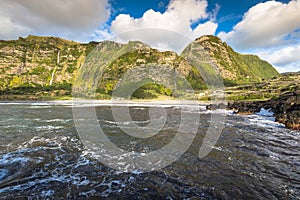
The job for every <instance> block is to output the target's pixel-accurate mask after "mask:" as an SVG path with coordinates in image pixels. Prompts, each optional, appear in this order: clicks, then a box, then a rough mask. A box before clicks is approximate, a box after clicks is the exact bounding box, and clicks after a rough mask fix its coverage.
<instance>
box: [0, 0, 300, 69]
mask: <svg viewBox="0 0 300 200" xmlns="http://www.w3.org/2000/svg"><path fill="white" fill-rule="evenodd" d="M28 34H33V35H45V36H58V37H62V38H66V39H70V40H74V41H80V42H88V41H91V40H95V41H102V40H106V39H110V40H115V41H118V42H127V41H129V40H141V41H143V42H145V43H147V44H149V45H151V46H153V47H154V48H158V49H161V50H174V51H176V52H180V50H182V48H183V47H184V46H185V45H187V44H188V43H189V42H191V41H193V40H194V39H195V38H198V37H200V36H201V35H205V34H211V35H215V36H218V37H220V38H221V39H222V40H223V41H225V42H227V43H228V44H229V45H231V46H232V47H233V48H234V49H235V50H237V51H238V52H241V53H251V54H256V55H258V56H260V57H261V58H262V59H264V60H267V61H268V62H270V63H271V64H273V66H274V67H275V68H276V69H277V70H278V71H279V72H287V71H300V0H280V1H279V0H277V1H266V0H243V1H236V0H235V1H234V0H223V1H221V0H43V1H40V0H1V2H0V39H17V38H18V37H20V36H21V37H26V36H27V35H28Z"/></svg>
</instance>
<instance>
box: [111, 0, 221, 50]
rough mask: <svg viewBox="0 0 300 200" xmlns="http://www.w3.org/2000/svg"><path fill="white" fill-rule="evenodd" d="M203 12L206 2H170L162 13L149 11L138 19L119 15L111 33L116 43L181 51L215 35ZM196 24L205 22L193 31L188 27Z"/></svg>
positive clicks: (203, 0) (209, 15)
mask: <svg viewBox="0 0 300 200" xmlns="http://www.w3.org/2000/svg"><path fill="white" fill-rule="evenodd" d="M206 9H207V1H206V0H172V1H171V2H170V3H169V5H168V7H167V10H166V11H165V12H164V13H160V12H155V11H154V10H148V11H146V12H145V13H144V15H143V16H142V17H141V18H133V17H131V16H130V15H127V14H120V15H118V16H117V17H116V18H115V20H114V21H113V22H112V24H111V31H112V33H113V34H114V35H116V36H117V37H118V39H119V40H123V41H128V40H141V41H143V42H146V43H148V44H149V45H151V46H153V47H157V48H159V47H160V48H161V47H164V50H166V49H169V50H175V51H180V50H182V49H183V47H184V46H185V45H187V43H188V42H190V41H192V40H194V39H195V38H197V37H200V36H201V35H203V34H215V31H216V29H217V26H218V25H217V24H216V23H215V22H213V20H211V19H210V18H211V16H213V15H212V14H210V13H208V12H207V11H206ZM199 20H208V21H207V22H206V23H203V24H199V25H198V26H197V27H196V28H195V29H192V28H191V25H192V24H193V23H194V22H197V21H199ZM147 30H148V31H147ZM139 32H140V33H139Z"/></svg>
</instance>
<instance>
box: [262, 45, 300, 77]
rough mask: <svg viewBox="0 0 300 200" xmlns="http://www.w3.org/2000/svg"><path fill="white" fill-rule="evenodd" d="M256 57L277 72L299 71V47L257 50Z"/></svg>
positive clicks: (289, 46)
mask: <svg viewBox="0 0 300 200" xmlns="http://www.w3.org/2000/svg"><path fill="white" fill-rule="evenodd" d="M257 55H259V56H260V57H261V58H263V59H265V60H267V61H268V62H270V63H271V64H272V65H274V66H275V67H276V69H277V70H278V71H279V72H288V71H300V45H299V46H293V45H288V46H285V47H282V48H280V49H277V50H273V49H267V50H259V51H258V52H257Z"/></svg>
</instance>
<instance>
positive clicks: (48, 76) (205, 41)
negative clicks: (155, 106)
mask: <svg viewBox="0 0 300 200" xmlns="http://www.w3.org/2000/svg"><path fill="white" fill-rule="evenodd" d="M193 44H197V45H198V46H199V45H200V49H201V52H200V53H202V54H203V55H204V56H203V58H201V59H205V62H207V63H209V66H206V67H205V68H207V69H205V70H211V66H214V68H216V70H217V71H218V72H220V74H221V76H222V78H223V80H224V84H225V85H236V84H242V83H247V82H251V81H262V80H264V79H268V78H272V77H276V76H279V73H278V72H277V71H276V70H275V69H274V68H273V67H272V66H271V65H270V64H269V63H267V62H266V61H262V60H261V59H260V58H259V57H257V56H253V55H242V54H239V53H237V52H235V51H234V50H233V49H232V48H231V47H230V46H228V45H227V44H226V43H224V42H222V41H221V40H220V39H219V38H217V37H215V36H202V37H200V38H197V39H196V40H195V41H194V42H192V43H191V44H189V45H188V46H187V48H188V47H189V46H190V45H193ZM111 46H115V47H116V48H121V47H122V48H124V52H125V51H127V50H126V49H131V51H130V52H125V53H124V55H123V54H122V55H121V57H118V58H117V59H116V60H115V61H114V62H112V63H110V65H109V66H108V67H109V69H111V72H110V73H112V74H111V75H110V77H109V76H108V77H106V78H108V79H110V80H111V82H109V81H108V82H104V83H103V84H102V85H101V84H99V88H98V91H100V92H104V94H105V95H111V92H112V91H111V89H113V88H114V87H115V86H116V84H117V79H118V78H120V76H121V75H122V73H124V71H126V70H125V69H127V70H128V69H129V68H134V67H136V66H138V65H146V64H148V63H151V62H157V63H158V64H161V65H169V68H170V69H171V68H174V66H175V65H176V66H177V65H178V67H176V71H177V72H178V73H179V74H181V75H183V76H184V77H185V78H186V79H187V80H188V81H189V82H190V83H191V85H192V87H193V89H195V90H201V89H205V88H206V87H205V83H204V81H203V77H201V74H199V72H197V69H196V68H195V66H192V65H191V64H190V63H188V62H187V60H185V59H184V56H182V54H181V55H178V54H176V53H175V52H172V51H166V52H160V51H158V50H156V49H153V48H151V47H150V46H149V45H147V44H144V43H142V42H140V41H130V42H129V43H127V44H120V43H117V42H113V41H103V42H94V41H92V42H89V43H78V42H74V41H69V40H65V39H62V38H57V37H48V36H47V37H40V36H32V35H29V36H28V37H26V38H19V39H18V40H9V41H4V40H0V91H1V93H2V94H13V93H14V92H16V91H18V92H19V93H21V94H22V93H23V91H22V88H23V89H24V88H25V89H28V88H31V90H34V91H35V92H36V94H37V95H44V94H45V95H46V96H47V95H51V96H56V95H57V96H59V95H62V96H63V95H71V87H72V84H73V81H74V77H75V76H76V73H78V71H79V70H80V68H81V67H82V66H84V63H85V61H86V57H87V56H88V55H89V54H90V53H91V52H92V51H93V50H94V49H97V48H98V49H101V50H102V53H103V52H105V48H110V47H111ZM107 56H108V57H109V56H111V55H107ZM200 56H201V55H200ZM199 59H200V58H199ZM259 65H261V66H260V67H258V66H259ZM128 66H130V67H128ZM262 69H264V70H263V72H260V71H261V70H262ZM108 75H109V74H108ZM113 79H115V80H113ZM151 87H152V86H150V89H149V88H145V90H156V89H157V88H156V87H155V88H154V89H153V88H152V89H151ZM157 87H158V86H157ZM20 88H21V89H20ZM107 88H110V91H108V90H107ZM18 92H16V93H18ZM169 93H170V92H168V94H169Z"/></svg>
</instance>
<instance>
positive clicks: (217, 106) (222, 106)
mask: <svg viewBox="0 0 300 200" xmlns="http://www.w3.org/2000/svg"><path fill="white" fill-rule="evenodd" d="M226 107H227V106H226V105H225V104H224V103H219V104H209V105H207V106H206V109H207V110H217V109H226Z"/></svg>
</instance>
